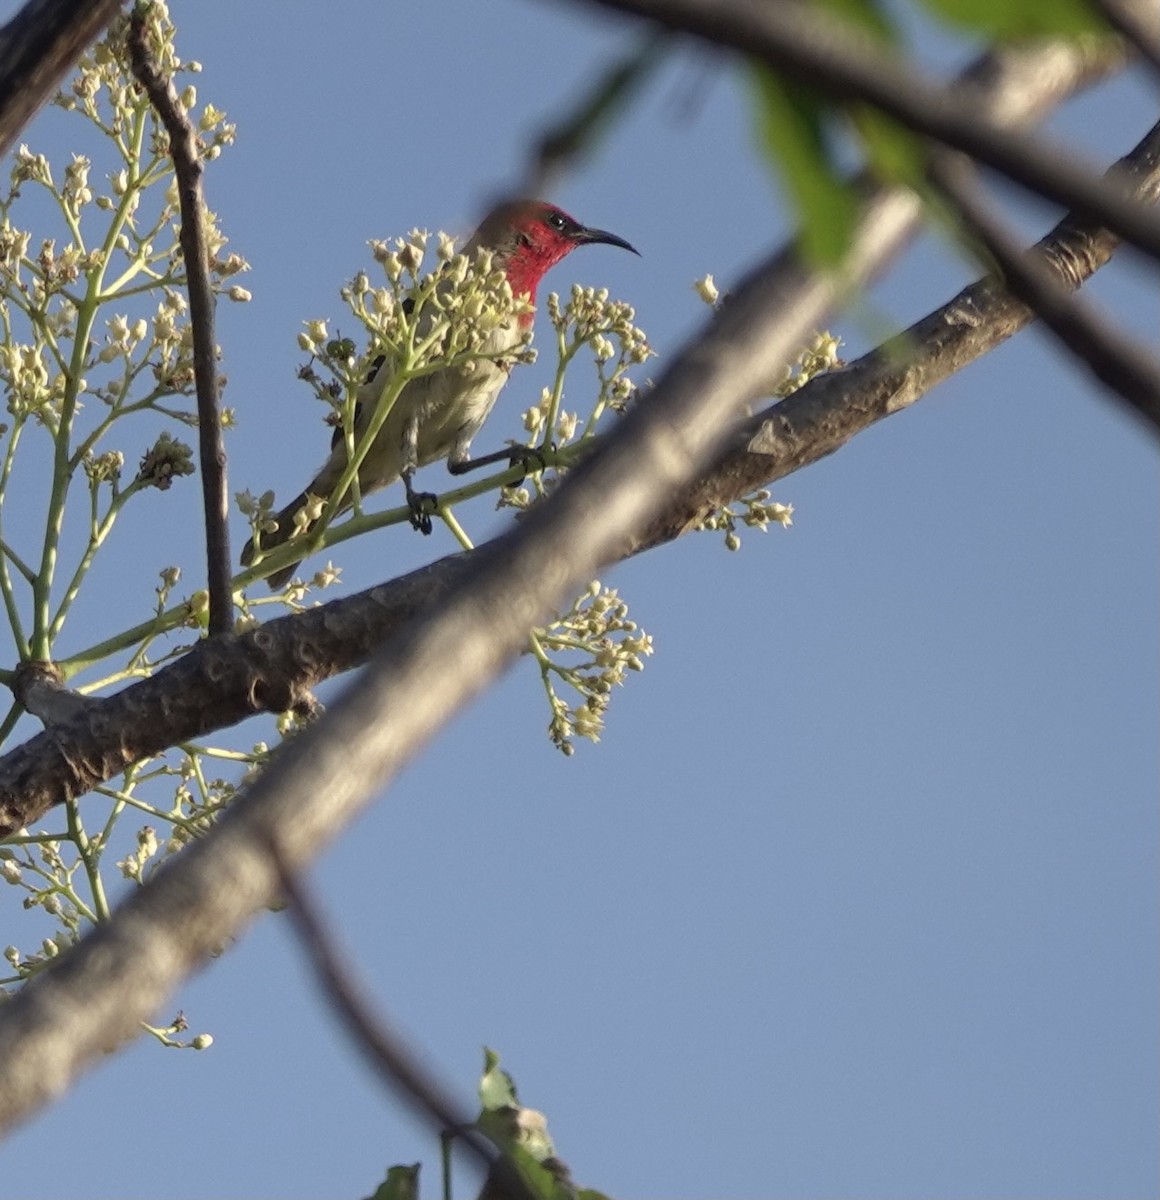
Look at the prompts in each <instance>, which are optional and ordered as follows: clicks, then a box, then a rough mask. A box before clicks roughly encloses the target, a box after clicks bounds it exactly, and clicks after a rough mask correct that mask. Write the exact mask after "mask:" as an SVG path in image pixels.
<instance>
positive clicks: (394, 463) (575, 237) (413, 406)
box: [241, 200, 640, 590]
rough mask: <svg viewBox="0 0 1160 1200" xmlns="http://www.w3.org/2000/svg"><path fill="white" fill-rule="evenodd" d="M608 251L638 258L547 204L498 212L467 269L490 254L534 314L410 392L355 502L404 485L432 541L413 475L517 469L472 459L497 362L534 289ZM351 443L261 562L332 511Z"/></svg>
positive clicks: (337, 453) (297, 506) (280, 516)
mask: <svg viewBox="0 0 1160 1200" xmlns="http://www.w3.org/2000/svg"><path fill="white" fill-rule="evenodd" d="M597 244H603V245H608V246H619V247H620V248H621V249H624V250H628V251H631V252H632V253H633V254H639V253H640V251H638V250H637V249H636V248H635V247H634V246H632V245H631V244H630V243H628V242H626V241H625V240H624V238H622V237H618V236H617V235H616V234H614V233H609V232H608V231H607V230H604V229H593V228H590V227H588V226H586V225H581V224H580V222H579V221H577V220H576V219H575V218H574V217H571V216H569V215H568V213H566V212H564V210H563V209H561V208H557V207H556V205H554V204H549V203H547V202H546V201H543V200H509V201H506V202H505V203H503V204H500V205H498V206H496V207H495V208H493V209H492V210H491V212H489V213H488V214H487V216H486V217H485V218H484V219H483V221H482V223H481V224H480V226H479V228H478V229H477V230H476V231H475V233H474V234H472V236H471V238H470V240H469V241H468V242H467V244H466V246H465V247H464V249H463V253H464V255H465V256H466V257H467V259H468V260H469V261H473V260H474V256H475V254H476V252H477V251H479V250H482V249H487V250H490V251H491V254H492V265H493V269H494V268H499V269H501V270H503V272H504V274H505V275H506V278H507V281H508V284H509V285H510V287H511V290H512V295H513V296H514V297H517V298H518V297H521V296H522V297H524V298H525V299H526V300H527V302H528V307H526V308H525V309H524V310H523V311H521V312H519V314H518V315H515V316H513V318H512V320H510V321H508V322H506V323H502V324H501V325H499V326H498V327H497V329H496V330H495V331H494V332H493V333H492V334H491V337H490V342H489V343H488V344H487V345H486V346H485V347H484V350H485V353H486V354H487V355H490V356H494V357H488V358H485V359H482V360H480V361H478V362H476V363H475V364H474V368H475V369H473V370H471V371H470V372H465V371H464V370H463V369H462V368H455V367H447V368H444V369H442V370H437V371H434V372H432V373H430V374H427V375H423V376H421V377H419V378H416V379H412V380H411V381H410V382H408V383H407V384H406V385H405V386H404V388H403V389H402V391H401V392H400V393H399V395H398V397H397V399H396V400H395V403H394V405H393V407H392V408H391V410H390V412H389V413H388V414H387V417H386V420H385V421H384V422H383V424H382V426H381V428H380V429H379V431H378V433H377V435H376V436H375V439H374V441H373V443H372V444H371V446H370V447H369V448H368V449H367V452H366V455H365V457H364V458H363V460H362V463H361V464H360V466H359V472H358V483H359V492H360V494H361V495H363V496H365V495H367V494H368V493H370V492H375V491H378V490H380V489H381V488H385V487H387V486H389V485H390V484H392V483H394V482H395V481H396V480H398V479H401V480H402V481H403V485H404V487H405V488H406V492H407V502H408V505H409V506H410V508H411V523H412V525H414V526H415V528H416V529H420V530H422V532H424V533H430V532H431V515H430V510H431V508H432V507H433V505H434V497H432V496H431V495H430V493H423V492H415V491H414V490H413V488H412V484H411V479H412V476H413V475H414V473H415V471H416V470H417V469H418V468H419V467H422V466H425V465H426V464H427V463H431V462H435V461H436V460H438V459H446V460H447V467H448V470H449V471H450V472H451V473H452V474H454V475H460V474H463V473H464V472H466V471H470V470H472V469H473V468H475V467H479V466H483V465H485V464H488V463H495V462H499V461H502V460H511V461H513V462H514V461H518V460H519V458H520V456H521V453H523V454H528V453H531V452H529V451H528V448H527V447H509V448H508V449H506V450H502V451H499V452H497V453H495V454H489V455H484V456H482V457H479V458H474V459H473V458H472V457H471V454H470V449H471V441H472V438H474V437H475V435H476V434H477V433H478V432H479V430H480V428H481V427H482V425H483V423H484V421H486V420H487V418H488V415H489V414H490V413H491V410H492V407H493V406H494V405H495V402H496V399H497V397H498V396H499V393H500V391H501V390H502V389H503V386H504V384H505V383H507V380H508V375H509V374H510V372H511V368H512V365H513V361H514V360H512V359H510V358H507V359H505V358H503V357H499V356H501V355H502V352H503V351H505V350H508V349H515V348H516V347H518V346H520V345H521V343H523V342H524V341H525V339H526V338H527V335H528V333H529V332H530V330H531V325H532V322H533V320H534V316H535V311H534V310H535V303H536V289H537V287H538V286H539V283H540V281H541V279H543V277H544V275H545V274H546V273H547V272H548V271H549V270H550V269H551V268H552V267H554V266H555V265H556V264H557V263H559V262H560V261H561V260H562V259H564V258H565V257H566V256H567V255H569V254H570V253H571V252H572V251H573V250H575V249H576V248H577V247H578V246H588V245H597ZM392 370H393V364H392V363H391V361H390V360H389V359H388V358H386V357H385V356H381V357H379V358H377V359H376V360H375V362H374V364H373V366H372V369H371V372H370V374H369V375H368V377H367V380H366V382H365V383H364V384H363V386H362V388H361V389H360V391H359V395H358V400H357V403H356V406H355V413H354V444H355V445H356V446H357V445H359V443H360V440H361V438H362V437H363V435H364V434H365V433H366V430H367V427H368V426H369V424H370V422H371V419H372V417H373V415H374V410H375V407H376V402H377V399H378V397H379V396H381V395H382V393H383V390H384V389H385V387H386V386H387V385H388V383H389V381H390V372H391V371H392ZM347 461H348V460H347V440H346V438H345V437H344V435H343V431H342V430H341V429H336V430H335V433H334V437H333V439H332V442H331V450H330V456H329V457H328V458H327V460H326V462H325V463H324V464H323V465H322V468H321V469H320V470H319V471H318V473H317V474H316V475H315V476H314V478H313V479H312V480H311V481H310V483H309V484H307V485H306V488H305V489H304V490H303V491H302V492H300V493H299V494H298V495H297V496H295V498H294V499H293V500H291V501H290V503H289V504H287V505H286V506H285V507H284V508H282V509H281V511H280V512H278V513H277V514H276V515H275V516H274V518H273V520H274V521H276V522H277V528H276V529H272V530H270V532H268V533H267V532H264V533H263V536H262V546H261V548H262V552H263V554H267V553H269V552H270V551H271V550H272V549H274V548H275V547H277V546H280V545H282V544H283V543H284V542H287V541H289V540H290V539H291V537H293V536H295V535H296V534H297V533H298V532H299V529H304V528H305V527H303V526H302V525H301V521H302V518H301V517H299V526H298V527H296V526H295V520H294V518H295V516H296V515H297V514H298V513H299V512H300V511H301V510H302V509H303V507H304V506H305V505H307V504H308V503H310V501H311V497H314V498H316V499H315V504H317V501H326V500H327V499H328V498H329V496H330V494H331V492H332V491H334V489H335V488H336V486H337V485H338V483H339V480H340V479H341V477H342V474H343V472H344V471H345V470H346V467H347ZM352 504H353V497H352V496H351V494H350V492H348V493H347V494H346V495H345V496H343V497H342V499H341V500H340V501H339V503H338V505H337V507H336V512H335V515H337V513H340V512H343V511H345V510H346V509H348V508H350V507H351V506H352ZM253 558H254V544H253V540H252V539H251V540H250V541H249V542H247V543H246V545H245V548H244V549H243V550H242V555H241V561H242V565H243V566H249V565H250V564H251V563H252V562H253ZM299 565H300V563H299V562H294V563H291V564H290V565H289V566H287V567H282V568H279V570H277V571H275V572H274V573H272V574H271V575H270V576H269V577H268V579H267V582H268V583H269V586H270V588H271V589H272V590H277V589H278V588H281V587H282V586H283V585H284V584H285V583H286V582H287V581H288V580H289V579H290V578H291V576H292V575H293V574H294V572H295V571H296V570H297V568H298V566H299Z"/></svg>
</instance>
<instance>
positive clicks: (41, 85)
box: [0, 0, 123, 154]
mask: <svg viewBox="0 0 1160 1200" xmlns="http://www.w3.org/2000/svg"><path fill="white" fill-rule="evenodd" d="M122 2H123V0H31V2H30V3H28V4H26V5H25V6H24V7H23V8H22V9H21V10H20V11H19V12H18V13H17V14H16V16H14V17H13V18H12V20H11V21H9V22H8V24H7V25H5V26H3V27H2V28H0V154H5V153H7V151H8V148H9V147H10V146H11V145H12V143H13V142H14V141H15V140H16V135H17V134H18V133H19V132H20V131H21V129H23V128H24V126H25V125H26V124H28V122H29V121H30V120H31V119H32V116H33V114H34V113H35V112H36V111H37V109H39V108H40V106H41V105H42V104H44V103H45V102H46V101H47V100H49V99H50V98H51V97H52V95H53V93H54V92H55V91H56V89H57V88H58V87H59V85H60V81H61V80H62V79H63V78H64V76H65V73H66V72H67V71H68V69H69V68H70V67H71V66H72V65H73V63H75V62H76V60H77V59H78V58H80V56H81V54H82V53H83V52H84V49H85V47H86V46H87V45H88V44H89V43H90V42H91V41H93V39H94V38H96V37H97V35H98V34H99V33H100V32H101V30H102V29H104V28H105V26H106V25H108V23H109V22H110V21H111V20H112V19H113V18H114V17H115V16H116V15H117V13H118V11H119V10H120V8H121V4H122Z"/></svg>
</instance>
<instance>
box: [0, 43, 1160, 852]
mask: <svg viewBox="0 0 1160 1200" xmlns="http://www.w3.org/2000/svg"><path fill="white" fill-rule="evenodd" d="M1005 61H1006V62H1007V64H1008V65H1007V66H1006V67H1003V66H1002V65H994V64H993V65H992V67H991V69H990V70H991V72H994V73H990V74H988V73H985V72H980V73H982V74H985V75H986V78H987V84H986V85H985V86H987V87H988V88H989V89H990V94H991V96H992V97H993V99H995V100H997V101H1001V102H1002V103H1003V104H1004V105H1006V106H1007V107H1009V106H1010V103H1011V96H1010V95H1008V94H1006V87H1007V86H1014V85H1013V81H1015V85H1017V88H1018V89H1019V90H1022V89H1023V88H1025V87H1026V86H1027V85H1028V83H1029V81H1034V83H1035V85H1036V87H1040V88H1042V87H1047V88H1048V90H1049V91H1050V94H1051V95H1053V96H1055V97H1058V95H1059V94H1060V88H1059V82H1060V80H1061V79H1062V78H1064V77H1065V76H1066V75H1067V72H1066V71H1064V70H1063V64H1064V63H1065V62H1070V63H1071V66H1072V68H1073V70H1074V71H1080V69H1081V63H1082V64H1083V66H1082V72H1081V73H1085V72H1086V71H1087V70H1089V69H1090V62H1087V60H1081V59H1076V58H1074V57H1073V56H1071V55H1070V53H1069V54H1065V55H1063V56H1062V57H1061V56H1060V55H1059V53H1058V48H1050V47H1048V48H1043V49H1041V50H1039V51H1036V52H1032V53H1031V54H1030V56H1029V55H1028V54H1026V53H1024V54H1021V55H1015V56H1012V57H1011V58H1009V59H1005ZM1053 63H1054V65H1055V66H1056V67H1057V68H1059V69H1058V71H1053V70H1052V64H1053ZM1077 77H1078V76H1077V75H1075V74H1073V75H1072V82H1073V84H1074V82H1075V80H1076V78H1077ZM981 86H982V85H981ZM1137 155H1138V156H1139V161H1138V162H1137V161H1136V159H1134V158H1133V159H1132V161H1133V162H1134V163H1135V166H1134V167H1133V168H1132V170H1133V174H1132V178H1133V179H1134V180H1135V181H1136V182H1135V187H1136V188H1137V191H1138V194H1140V195H1141V197H1142V198H1148V199H1150V198H1153V197H1154V195H1155V190H1156V186H1157V179H1158V178H1160V171H1157V166H1156V161H1155V155H1154V152H1153V153H1152V154H1151V155H1149V154H1146V153H1144V151H1143V150H1138V151H1137ZM1149 189H1151V190H1149ZM917 217H918V203H917V201H916V200H915V198H914V197H913V195H912V194H911V193H909V192H903V191H899V190H898V189H885V190H880V191H879V192H878V193H877V194H876V195H875V196H874V197H872V198H871V199H870V200H869V201H868V202H867V204H866V206H865V211H864V215H863V220H862V221H861V222H860V226H859V232H858V235H857V236H856V238H855V240H854V244H853V246H852V247H851V252H850V263H851V266H852V269H853V270H854V271H855V272H857V273H859V274H868V273H869V272H870V271H871V270H872V269H873V268H874V267H875V265H877V264H879V263H881V261H882V260H883V257H884V256H886V255H888V254H889V253H891V252H892V250H893V248H894V247H896V246H897V245H899V244H901V242H902V241H903V240H904V239H905V238H906V236H907V235H908V233H909V231H910V230H911V229H912V228H913V227H914V224H915V222H916V221H917ZM1115 244H1116V243H1115V239H1114V238H1112V237H1111V236H1110V235H1107V234H1102V233H1093V232H1091V231H1090V230H1089V229H1088V228H1087V227H1086V226H1078V225H1073V224H1071V223H1068V222H1065V223H1064V224H1063V225H1061V226H1060V227H1059V230H1058V231H1057V235H1052V237H1050V238H1048V239H1045V241H1044V243H1041V247H1042V248H1043V253H1044V254H1045V256H1046V257H1047V258H1048V259H1049V261H1051V262H1052V263H1053V264H1056V265H1057V266H1058V267H1059V268H1060V269H1063V268H1064V267H1065V266H1066V267H1067V268H1068V269H1072V270H1074V271H1076V272H1077V273H1076V275H1075V278H1076V280H1077V281H1078V280H1081V279H1083V278H1086V277H1087V275H1089V274H1091V272H1093V271H1094V270H1096V269H1097V267H1098V266H1100V265H1102V263H1103V262H1106V261H1107V258H1108V257H1110V255H1111V252H1112V249H1113V248H1114V246H1115ZM764 270H765V271H766V272H769V273H772V274H777V273H779V272H786V273H792V272H795V271H797V267H796V258H795V256H794V253H793V251H792V250H785V251H782V252H781V254H779V255H776V256H774V257H773V258H772V259H771V260H770V261H769V262H768V263H767V264H766V266H765V268H764ZM799 284H800V287H801V295H802V297H803V301H802V302H803V304H804V305H805V306H806V307H807V308H808V310H809V311H811V312H815V313H821V312H823V311H825V309H826V308H828V307H829V306H830V305H831V304H833V303H834V302H835V300H836V299H837V298H838V297H839V296H840V295H841V294H842V290H843V287H844V286H845V285H844V282H843V280H842V279H839V278H837V277H827V276H821V275H816V274H815V275H812V276H799ZM1032 316H1033V314H1031V312H1030V311H1029V310H1028V309H1026V308H1025V306H1023V305H1021V304H1019V303H1018V302H1016V301H1013V300H1011V298H1010V297H1008V296H1007V295H1006V293H1004V292H1002V291H1001V290H1000V289H997V288H996V287H995V286H994V284H993V283H992V281H990V280H983V281H982V282H980V283H979V284H976V285H974V288H973V289H968V290H967V291H966V292H964V293H963V294H962V295H961V296H959V297H956V299H955V300H953V301H952V302H951V303H950V304H949V305H947V306H945V307H944V309H942V310H939V312H938V313H936V314H934V315H933V316H931V317H928V318H926V319H925V320H924V321H922V322H919V323H918V324H917V325H915V326H913V327H912V329H911V330H910V331H909V334H908V335H907V336H908V338H909V343H908V344H909V345H911V346H912V347H913V348H914V349H915V350H916V351H917V357H914V358H912V359H911V360H909V361H908V362H906V363H903V362H902V361H901V358H900V355H899V354H898V352H897V348H896V347H895V346H893V345H892V346H889V347H886V348H883V349H881V350H879V351H875V352H874V353H872V354H870V355H867V356H866V357H865V358H863V359H862V360H860V361H859V362H858V363H855V364H852V365H851V366H850V367H848V368H846V369H845V370H844V371H841V372H839V373H837V374H835V375H832V376H821V377H819V378H818V379H816V380H814V381H813V382H812V383H810V384H808V385H807V386H806V387H805V388H803V389H801V391H799V392H797V393H795V394H794V395H792V396H791V397H789V398H788V399H787V400H785V401H783V402H781V403H780V404H778V405H775V406H774V407H772V408H770V409H767V410H766V411H765V412H764V413H762V414H759V415H758V416H757V417H755V418H753V419H751V420H750V421H749V422H748V423H747V424H746V425H745V426H744V427H743V429H742V430H741V432H740V433H739V434H737V435H736V436H735V437H734V439H733V440H732V442H731V443H730V450H729V452H728V453H727V454H726V455H724V456H723V457H722V458H721V459H720V460H719V462H718V463H717V465H716V466H715V468H714V469H713V470H712V471H711V472H710V473H708V474H707V475H706V476H705V477H703V478H702V479H701V480H699V481H698V482H696V483H695V484H693V485H690V486H689V487H686V488H684V489H682V490H681V491H680V492H678V493H677V494H675V495H673V496H672V497H671V498H670V501H669V503H668V505H667V507H666V510H665V511H664V513H662V514H661V515H660V516H658V517H657V518H655V519H654V520H653V521H652V523H651V524H650V525H649V526H648V527H647V528H646V529H645V530H644V532H643V533H642V534H641V535H640V536H639V537H638V538H637V540H636V541H634V542H633V543H632V544H631V546H628V547H626V552H628V551H629V550H631V551H633V552H635V551H639V550H641V549H645V548H647V547H650V546H653V545H657V544H659V543H661V542H665V541H669V540H672V539H673V538H676V537H678V536H680V535H681V534H683V533H685V532H688V531H689V530H690V529H694V528H696V527H697V526H698V525H699V524H700V523H701V522H702V521H703V520H704V518H705V517H706V516H707V515H709V514H710V513H711V512H713V511H714V510H715V509H716V508H719V507H720V506H721V505H723V504H728V503H730V502H732V501H734V500H736V499H738V498H740V497H741V496H744V495H745V494H747V493H748V492H750V491H752V490H753V489H754V488H757V487H760V486H762V485H763V484H764V483H767V482H771V481H773V480H775V479H780V478H782V477H783V476H785V475H787V474H789V473H791V472H792V471H795V470H798V469H799V468H801V467H803V466H806V465H808V464H809V463H811V462H814V461H817V460H818V459H819V458H822V457H824V456H825V455H827V454H830V453H832V452H833V451H834V450H836V449H838V448H839V447H840V446H841V445H843V444H844V443H845V442H846V441H848V440H849V439H850V438H851V437H853V436H854V435H855V434H856V433H858V432H860V431H861V430H863V429H865V428H868V427H869V426H870V425H871V424H873V423H874V422H876V421H878V420H880V419H881V418H882V417H885V416H888V415H890V413H892V412H895V411H898V410H899V409H901V408H903V407H906V406H908V405H909V404H912V403H913V402H914V401H915V400H917V399H919V398H920V396H921V395H923V394H924V392H925V391H926V390H928V389H929V388H930V387H932V386H934V384H935V383H937V382H939V381H941V380H942V379H944V378H946V377H947V376H948V375H950V374H952V373H953V372H954V371H956V370H959V369H961V367H963V366H965V365H966V364H967V363H968V362H971V361H974V359H975V358H977V357H980V356H981V355H982V354H984V353H986V352H987V351H988V350H990V349H992V348H993V347H994V346H995V345H997V344H998V343H999V342H1001V341H1002V340H1004V339H1005V338H1007V337H1010V336H1011V335H1012V334H1013V333H1014V332H1016V331H1017V330H1018V329H1020V328H1022V327H1023V326H1024V325H1026V324H1027V323H1028V322H1029V321H1030V320H1031V319H1032ZM485 549H486V548H485ZM471 557H472V556H470V555H467V556H465V555H457V556H453V557H450V558H445V559H442V560H440V561H438V562H435V563H433V564H431V565H429V566H427V567H424V568H422V569H420V570H418V571H415V572H412V573H411V574H409V575H405V576H402V577H400V578H399V579H396V580H393V581H391V582H388V583H385V584H383V585H380V586H379V587H376V588H371V589H370V590H368V591H366V592H362V593H359V594H357V595H354V596H351V597H346V598H343V599H341V600H336V601H332V602H331V603H329V604H326V605H324V606H321V607H319V608H316V609H311V610H308V611H307V612H303V613H297V614H294V615H292V616H287V617H282V618H279V619H277V620H274V621H270V622H268V623H267V624H265V625H263V626H261V627H260V628H258V629H256V630H251V631H249V632H247V633H243V634H227V635H223V636H220V637H215V638H210V639H208V640H205V641H202V642H200V643H199V644H198V645H197V646H196V647H195V648H194V649H193V650H192V651H190V653H189V654H188V655H186V656H185V657H184V658H182V659H180V660H179V661H178V662H176V663H174V664H172V665H171V666H169V667H167V668H165V669H164V670H162V671H160V672H158V673H157V674H156V675H155V676H153V677H152V678H150V679H147V680H143V681H141V682H140V683H137V684H134V685H132V686H131V687H128V688H125V689H124V690H123V691H121V692H118V693H117V694H116V695H113V696H110V697H108V698H107V699H104V700H101V701H99V702H97V703H94V704H93V705H92V706H91V707H89V708H86V709H85V710H84V711H83V712H81V713H79V714H78V715H77V716H76V717H74V718H73V719H72V720H71V721H69V722H67V723H65V724H63V725H57V726H55V727H54V728H53V729H50V730H45V731H44V732H43V733H40V734H38V735H37V736H36V737H34V738H31V739H30V740H29V741H28V742H26V743H25V744H24V745H23V746H19V747H17V748H16V749H15V750H13V751H11V752H10V753H9V754H8V755H6V756H5V757H4V758H2V759H0V834H2V833H10V832H13V831H15V830H16V829H19V828H21V827H22V826H24V825H30V824H32V823H33V822H34V821H36V820H38V819H39V818H40V817H41V816H43V814H44V813H45V812H47V811H48V810H49V808H51V807H52V806H53V805H55V804H59V803H62V802H63V801H65V800H66V799H71V798H74V797H76V796H79V795H82V794H83V793H84V792H86V791H88V790H89V789H90V788H92V787H93V786H95V785H96V784H97V783H100V782H103V781H104V780H107V779H109V778H112V777H113V776H114V775H116V774H119V773H120V772H121V771H123V770H124V769H125V768H126V767H127V766H128V765H130V764H131V763H132V762H135V761H138V760H140V759H142V758H145V757H150V756H153V755H156V754H159V753H161V752H162V751H163V750H165V749H167V748H168V747H169V746H172V745H174V744H176V743H178V742H181V741H186V740H189V739H194V738H197V737H200V736H203V735H205V734H207V733H210V732H213V731H214V730H217V729H222V728H226V727H228V726H229V725H232V724H235V723H236V722H238V721H241V720H243V719H245V718H246V717H249V716H252V715H254V714H256V713H258V712H262V711H273V712H280V711H283V710H285V709H288V708H294V707H296V706H299V705H302V704H304V703H306V702H307V700H308V695H309V692H310V689H311V688H313V687H314V686H316V685H317V684H318V683H320V682H321V681H322V680H324V679H327V678H329V677H331V676H332V675H335V674H338V673H340V672H342V671H346V670H349V669H351V668H352V667H355V666H358V665H361V664H362V663H364V662H366V661H367V659H368V658H369V657H370V655H371V654H372V653H373V652H374V650H375V649H376V648H377V647H378V646H380V645H382V644H383V642H384V641H385V640H386V639H387V638H388V637H390V636H391V635H392V634H393V633H395V632H396V631H397V630H398V629H399V628H400V627H401V626H402V625H404V624H405V623H406V622H407V621H409V620H410V619H412V618H413V617H416V616H418V615H420V614H422V613H423V612H425V611H426V610H427V609H428V608H429V607H430V605H432V604H433V603H436V602H438V601H439V600H441V599H442V598H443V597H445V596H446V595H447V593H448V592H449V591H452V590H454V589H456V588H458V587H460V586H462V583H463V580H464V579H465V577H466V573H467V572H468V570H469V568H470V561H471Z"/></svg>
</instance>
